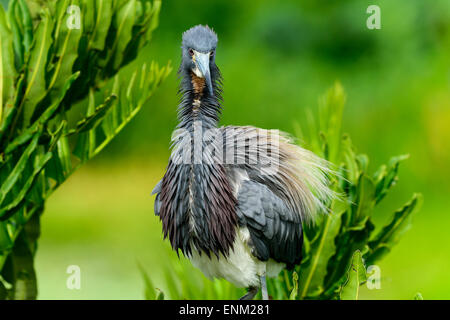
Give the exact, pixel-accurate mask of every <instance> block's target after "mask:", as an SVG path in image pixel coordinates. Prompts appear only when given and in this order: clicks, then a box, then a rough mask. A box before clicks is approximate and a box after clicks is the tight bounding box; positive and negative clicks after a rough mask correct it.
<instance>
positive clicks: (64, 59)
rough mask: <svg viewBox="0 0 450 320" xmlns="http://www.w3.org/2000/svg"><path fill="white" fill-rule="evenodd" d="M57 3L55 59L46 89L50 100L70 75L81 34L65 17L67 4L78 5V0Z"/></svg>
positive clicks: (67, 15) (67, 16) (66, 16)
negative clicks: (70, 26)
mask: <svg viewBox="0 0 450 320" xmlns="http://www.w3.org/2000/svg"><path fill="white" fill-rule="evenodd" d="M59 3H61V5H60V6H59V7H58V8H57V9H58V13H57V14H58V17H59V19H58V20H57V21H56V24H57V30H55V33H56V35H57V38H56V39H55V44H54V45H55V53H54V54H55V58H54V60H55V59H56V63H55V66H54V70H53V74H52V76H51V80H50V82H49V85H48V89H47V91H50V95H51V99H52V100H54V98H55V96H57V95H58V94H59V92H60V91H61V89H62V87H63V86H64V85H65V82H66V79H67V78H69V77H70V76H71V75H72V69H73V65H74V62H75V60H76V59H77V57H78V47H79V43H80V38H81V35H82V30H81V29H74V28H69V27H68V26H67V21H68V20H67V19H68V18H69V13H68V12H67V8H68V6H69V5H79V1H75V0H65V1H58V4H59Z"/></svg>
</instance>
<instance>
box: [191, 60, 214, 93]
mask: <svg viewBox="0 0 450 320" xmlns="http://www.w3.org/2000/svg"><path fill="white" fill-rule="evenodd" d="M194 63H195V65H196V66H197V69H198V70H196V71H198V72H199V73H200V74H197V72H196V74H197V76H199V77H201V78H205V81H206V86H207V87H208V90H209V93H210V94H211V95H213V86H212V82H211V72H210V71H209V53H201V52H195V53H194Z"/></svg>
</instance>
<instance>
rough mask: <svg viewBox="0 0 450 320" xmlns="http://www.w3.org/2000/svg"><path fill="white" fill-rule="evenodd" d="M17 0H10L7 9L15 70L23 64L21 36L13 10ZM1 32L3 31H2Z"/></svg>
mask: <svg viewBox="0 0 450 320" xmlns="http://www.w3.org/2000/svg"><path fill="white" fill-rule="evenodd" d="M16 6H18V4H17V0H11V1H10V3H9V9H8V20H9V24H10V26H11V32H12V35H13V48H14V61H15V66H16V70H20V68H21V67H22V65H23V59H24V49H23V39H22V38H23V36H22V32H21V30H20V29H19V26H18V24H17V21H16V17H15V11H16ZM2 33H3V31H2Z"/></svg>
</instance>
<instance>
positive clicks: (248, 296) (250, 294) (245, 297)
mask: <svg viewBox="0 0 450 320" xmlns="http://www.w3.org/2000/svg"><path fill="white" fill-rule="evenodd" d="M257 293H258V288H257V287H249V288H248V292H247V293H246V294H244V295H243V296H242V297H241V298H240V299H239V300H253V298H254V297H255V296H256V294H257Z"/></svg>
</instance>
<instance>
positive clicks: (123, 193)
mask: <svg viewBox="0 0 450 320" xmlns="http://www.w3.org/2000/svg"><path fill="white" fill-rule="evenodd" d="M371 4H377V5H379V6H380V8H381V30H368V29H367V27H366V19H367V18H368V16H369V14H367V13H366V9H367V7H368V6H369V5H371ZM200 23H201V24H208V25H209V26H211V27H213V28H214V29H215V31H216V32H217V33H218V35H219V47H218V49H217V58H216V61H217V64H218V65H219V67H220V68H221V71H222V73H223V76H224V79H225V80H224V89H225V91H224V100H225V102H224V111H223V117H222V120H221V124H223V125H227V124H234V125H247V124H251V125H255V126H259V127H264V128H278V129H281V130H284V131H287V132H290V133H294V132H295V122H298V123H299V124H300V126H304V125H305V120H304V119H305V114H306V110H307V109H308V108H309V109H312V110H315V109H316V106H317V99H318V97H319V96H320V95H322V94H323V93H324V92H325V91H326V89H327V88H329V87H330V86H331V85H332V84H333V83H334V82H335V81H336V80H339V81H341V83H342V84H343V86H344V88H345V90H346V92H347V105H346V108H345V112H344V131H345V132H348V133H349V134H350V135H351V137H352V139H353V142H354V144H355V145H356V146H357V147H358V151H359V152H362V153H366V154H368V155H369V157H370V159H371V168H372V169H373V170H375V169H376V168H377V167H378V166H379V165H380V164H382V163H384V162H387V160H388V159H389V158H390V156H393V155H397V154H405V153H409V154H410V159H409V160H407V161H406V162H404V163H402V165H401V168H400V180H399V183H398V185H397V186H396V187H395V189H394V191H393V192H392V193H391V194H390V195H389V197H388V198H387V199H386V200H385V201H384V202H383V203H382V204H381V206H380V208H378V209H377V211H376V212H375V220H378V221H380V220H381V221H385V220H386V219H387V217H388V216H389V215H390V214H391V213H392V211H393V210H394V209H396V208H398V207H400V206H401V205H402V204H403V203H404V202H405V201H406V200H408V199H409V197H410V195H411V194H412V193H413V192H415V191H419V192H422V193H423V194H424V205H423V207H422V210H421V211H420V212H419V213H418V214H417V215H416V216H415V217H414V222H413V228H412V229H411V230H410V231H408V232H407V233H406V234H405V236H404V237H403V238H402V240H401V242H400V243H399V245H398V246H397V247H395V248H394V250H393V251H392V252H391V254H390V255H389V256H387V258H385V259H384V260H383V261H382V263H381V264H380V268H381V276H382V283H381V289H380V290H368V289H367V288H364V289H363V294H362V298H365V299H412V298H413V297H414V295H415V293H416V292H421V293H422V295H423V297H424V298H425V299H450V277H449V276H448V270H449V269H450V250H449V248H450V235H449V232H448V230H449V228H450V214H449V213H450V210H449V208H450V166H449V163H450V148H449V141H450V1H448V0H434V1H424V0H423V1H419V0H396V1H391V0H385V1H366V0H347V1H339V0H328V1H325V0H305V1H301V2H300V1H283V2H282V3H281V2H274V1H268V0H260V1H258V2H250V1H245V2H244V1H237V0H233V1H231V0H218V1H217V0H216V1H205V0H203V1H200V0H191V1H183V2H182V1H164V2H163V6H162V11H161V15H160V26H159V28H158V29H157V30H156V32H155V34H154V39H153V42H152V45H151V46H150V47H148V48H145V49H144V50H143V51H142V52H141V54H140V56H139V58H138V60H137V61H135V62H134V63H133V64H132V65H130V66H128V67H127V68H126V69H125V70H124V72H130V70H133V68H134V66H136V65H140V64H142V63H143V62H144V61H150V60H153V59H154V60H156V61H158V62H159V63H165V62H166V61H168V60H171V61H172V62H173V65H175V66H176V67H178V62H179V57H180V41H181V33H182V32H183V31H185V30H186V29H188V28H189V27H191V26H193V25H196V24H200ZM177 85H178V80H177V75H176V72H173V73H172V74H171V75H170V76H169V78H168V79H167V80H166V82H165V83H164V84H163V86H162V87H161V88H160V89H159V90H158V91H157V93H156V94H155V96H154V97H153V98H152V99H151V100H150V102H149V103H148V105H147V106H146V107H145V108H144V110H142V112H141V113H140V114H139V115H138V117H137V118H136V119H135V120H134V121H133V122H132V123H131V124H130V125H129V126H128V127H127V128H126V129H125V130H124V132H123V133H122V134H121V135H120V136H119V137H118V139H116V140H115V141H114V142H113V143H112V144H111V145H110V146H109V147H108V148H107V149H106V150H105V151H104V152H103V154H101V155H100V156H99V157H97V158H96V159H94V160H93V161H92V162H90V163H89V164H88V165H87V166H85V167H83V168H82V169H80V170H79V171H77V172H76V173H75V174H74V175H73V176H72V177H71V178H70V179H69V180H68V181H67V182H66V183H65V184H64V185H63V186H62V187H61V188H59V189H58V190H57V191H56V193H55V194H54V195H53V196H52V197H51V198H50V200H49V202H48V204H47V208H46V211H45V213H44V215H43V218H42V237H41V239H40V248H39V250H38V254H37V262H36V264H37V265H36V268H37V273H38V281H39V288H40V294H39V298H41V299H55V298H58V299H76V298H82V299H94V298H97V299H132V298H134V299H141V298H143V297H144V295H143V291H144V282H143V280H142V275H141V274H140V271H139V268H138V264H141V265H142V266H143V268H144V269H145V270H146V271H147V273H148V274H149V275H150V276H151V277H152V279H153V280H154V282H155V285H156V286H157V287H160V288H162V289H164V281H163V274H164V270H169V272H170V268H171V267H170V266H169V264H170V262H171V261H173V260H174V257H175V256H176V255H175V253H173V252H171V250H170V246H169V244H168V243H167V241H163V240H162V234H161V225H160V223H159V220H158V218H157V217H155V216H154V215H153V197H151V196H150V192H151V190H152V189H153V186H154V185H155V183H156V182H157V181H158V180H159V179H160V178H161V177H162V175H163V174H164V169H165V165H166V163H167V160H168V157H169V149H168V148H169V140H170V135H171V132H172V130H173V128H174V126H175V125H176V106H177V103H178V99H179V97H178V96H177V94H176V91H177ZM73 264H74V265H78V266H80V268H81V290H69V289H67V287H66V279H67V277H68V274H67V273H66V269H67V267H68V266H69V265H73ZM184 265H186V267H189V265H188V264H184ZM192 272H197V271H194V270H193V271H192Z"/></svg>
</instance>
